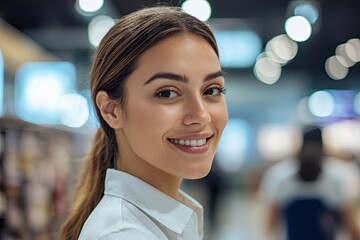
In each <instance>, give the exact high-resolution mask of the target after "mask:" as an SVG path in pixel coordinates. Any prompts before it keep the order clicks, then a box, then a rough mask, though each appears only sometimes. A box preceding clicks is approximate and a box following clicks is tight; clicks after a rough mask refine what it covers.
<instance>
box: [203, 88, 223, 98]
mask: <svg viewBox="0 0 360 240" xmlns="http://www.w3.org/2000/svg"><path fill="white" fill-rule="evenodd" d="M204 94H205V95H211V96H219V95H221V94H225V88H220V87H212V88H209V89H207V90H206V91H205V93H204Z"/></svg>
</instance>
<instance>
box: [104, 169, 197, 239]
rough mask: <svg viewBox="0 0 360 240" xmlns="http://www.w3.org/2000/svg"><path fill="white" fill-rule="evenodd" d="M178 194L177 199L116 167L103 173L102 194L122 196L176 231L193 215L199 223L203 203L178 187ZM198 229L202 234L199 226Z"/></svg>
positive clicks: (184, 225) (180, 231)
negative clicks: (103, 184) (104, 174)
mask: <svg viewBox="0 0 360 240" xmlns="http://www.w3.org/2000/svg"><path fill="white" fill-rule="evenodd" d="M179 193H180V194H179V201H177V200H175V199H173V198H171V197H169V196H168V195H166V194H165V193H163V192H161V191H160V190H158V189H156V188H154V187H153V186H151V185H149V184H147V183H146V182H144V181H142V180H141V179H139V178H137V177H135V176H132V175H130V174H127V173H125V172H121V171H118V170H115V169H107V172H106V179H105V191H104V194H107V195H113V196H117V197H120V198H123V199H125V200H126V201H128V202H130V203H132V204H134V205H135V206H137V207H138V208H140V209H141V210H142V211H144V212H145V213H146V214H148V215H150V216H151V217H152V218H154V219H156V220H157V221H158V222H160V223H161V224H162V225H164V226H165V227H167V228H169V229H170V230H172V231H174V232H176V233H177V234H181V233H182V232H183V230H184V229H185V227H186V225H187V224H188V222H189V221H190V218H191V216H192V214H196V215H197V216H198V221H200V224H202V219H199V218H202V206H201V205H200V204H199V203H198V202H197V201H196V200H194V199H193V198H191V197H190V196H188V195H187V194H186V193H184V192H182V191H181V190H180V192H179ZM180 201H181V202H180ZM199 229H200V234H202V233H201V229H202V227H201V226H199Z"/></svg>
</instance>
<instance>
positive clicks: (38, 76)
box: [15, 62, 76, 124]
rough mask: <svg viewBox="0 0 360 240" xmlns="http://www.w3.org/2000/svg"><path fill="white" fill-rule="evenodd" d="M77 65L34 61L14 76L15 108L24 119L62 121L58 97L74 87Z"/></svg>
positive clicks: (40, 122)
mask: <svg viewBox="0 0 360 240" xmlns="http://www.w3.org/2000/svg"><path fill="white" fill-rule="evenodd" d="M75 84H76V69H75V66H74V65H73V64H72V63H70V62H33V63H26V64H24V65H23V66H21V67H20V68H19V69H18V71H17V72H16V76H15V110H16V113H17V115H18V116H19V117H20V118H22V119H24V120H25V121H29V122H33V123H37V124H61V115H62V109H61V106H60V104H59V99H60V97H61V96H62V95H64V94H66V93H71V92H74V91H75Z"/></svg>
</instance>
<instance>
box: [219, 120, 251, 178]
mask: <svg viewBox="0 0 360 240" xmlns="http://www.w3.org/2000/svg"><path fill="white" fill-rule="evenodd" d="M250 132H251V131H250V126H249V124H248V123H247V122H245V121H244V120H241V119H230V120H229V121H228V123H227V125H226V127H225V129H224V132H223V134H222V137H221V140H220V142H219V147H218V150H217V158H216V159H218V164H219V167H221V168H222V169H223V170H224V171H227V172H236V171H238V170H239V169H240V168H241V166H242V165H243V163H244V161H245V160H246V158H247V157H248V151H249V149H250Z"/></svg>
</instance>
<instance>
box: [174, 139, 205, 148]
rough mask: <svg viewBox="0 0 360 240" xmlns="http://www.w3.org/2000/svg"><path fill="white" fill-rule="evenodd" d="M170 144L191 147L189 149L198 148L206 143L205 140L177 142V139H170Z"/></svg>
mask: <svg viewBox="0 0 360 240" xmlns="http://www.w3.org/2000/svg"><path fill="white" fill-rule="evenodd" d="M170 142H172V143H175V144H179V145H185V146H191V147H200V146H202V145H204V144H205V143H206V138H203V139H198V140H183V139H181V140H178V139H173V138H171V139H170Z"/></svg>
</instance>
